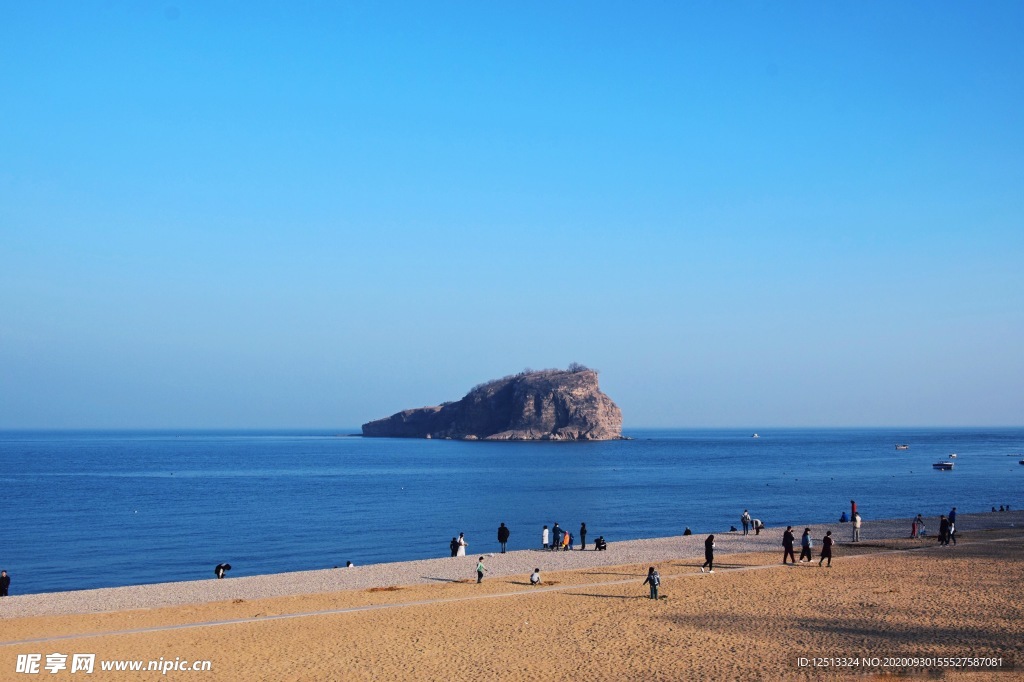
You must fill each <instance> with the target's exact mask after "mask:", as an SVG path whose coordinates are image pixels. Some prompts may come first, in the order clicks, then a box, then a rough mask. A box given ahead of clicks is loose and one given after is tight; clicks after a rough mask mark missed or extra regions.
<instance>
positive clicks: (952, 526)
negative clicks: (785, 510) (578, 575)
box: [450, 500, 1009, 599]
mask: <svg viewBox="0 0 1024 682" xmlns="http://www.w3.org/2000/svg"><path fill="white" fill-rule="evenodd" d="M1005 509H1009V507H1008V506H1005V505H1004V506H1003V507H1001V508H1000V510H1001V511H1002V510H1005ZM993 511H995V508H994V507H993ZM863 521H864V520H863V517H862V516H861V515H860V512H859V511H858V510H857V502H856V501H855V500H850V514H849V516H847V514H846V512H845V511H843V513H842V515H841V516H840V518H839V522H840V523H850V524H851V528H852V533H851V536H850V542H851V543H855V542H860V540H861V529H862V527H863ZM740 525H741V526H742V527H743V531H742V534H743V535H748V534H749V533H750V532H751V531H753V532H754V535H760V534H761V531H762V530H764V523H762V521H761V519H758V518H754V517H753V516H752V515H751V514H750V510H749V509H744V510H743V513H742V514H741V515H740ZM730 531H731V532H740V531H739V530H738V529H737V528H736V526H732V527H731V528H730ZM683 534H684V535H691V534H692V531H690V528H689V527H687V528H686V531H685V532H684V533H683ZM924 535H925V523H924V519H923V517H922V515H921V514H918V515H917V516H916V517H915V518H914V520H913V521H912V522H911V531H910V536H911V537H912V538H919V537H924ZM510 536H511V531H510V530H509V528H508V527H507V526H506V525H505V524H504V523H501V524H500V525H499V526H498V545H499V547H500V548H501V553H502V554H504V553H505V552H506V551H507V545H508V540H509V537H510ZM938 541H939V543H940V544H941V545H949V544H953V545H956V507H953V508H952V509H951V510H950V512H949V515H948V516H947V515H942V516H941V517H940V519H939V538H938ZM575 543H576V537H575V536H574V535H573V534H572V532H571V531H569V530H567V529H564V528H562V527H561V526H560V525H559V524H558V522H557V521H556V522H555V523H553V524H552V526H551V527H550V528H549V527H548V526H547V525H545V526H544V527H543V528H542V529H541V549H542V550H545V551H559V550H561V551H569V550H572V549H574V548H575V547H574V546H575ZM468 544H469V543H468V542H467V541H466V537H465V534H464V533H459V536H458V537H457V538H456V537H453V538H452V541H451V543H450V548H451V555H452V556H453V557H456V556H465V555H466V547H467V546H468ZM835 544H836V540H835V538H834V537H833V535H832V531H831V530H828V531H826V532H825V535H824V536H823V537H822V538H821V550H820V552H819V555H818V566H825V567H826V568H830V567H831V566H832V557H833V548H834V547H835ZM814 546H815V541H814V539H813V538H812V537H811V529H810V528H809V527H808V528H804V530H803V534H802V535H801V536H800V558H799V559H797V558H796V533H795V531H794V530H793V526H787V527H786V530H785V531H784V532H783V534H782V548H783V554H782V563H783V565H787V564H791V565H793V566H795V565H796V564H798V563H801V564H805V563H806V564H810V563H813V561H814V558H813V556H812V550H813V548H814ZM586 548H587V524H586V523H581V524H580V531H579V550H581V551H582V550H585V549H586ZM606 548H607V542H606V541H605V539H604V537H603V536H599V537H598V538H597V539H596V540H595V541H594V549H595V550H603V549H606ZM486 571H487V568H486V567H485V566H484V557H480V558H479V560H478V562H477V582H478V583H479V582H482V581H483V576H484V573H485V572H486ZM700 572H701V573H704V572H707V573H714V572H715V536H714V535H708V536H707V538H706V539H705V540H704V563H703V564H701V566H700ZM530 584H531V585H539V584H540V569H539V568H537V569H534V572H533V574H532V575H531V576H530ZM644 584H645V585H649V586H650V589H651V599H657V598H658V586H659V585H660V584H661V577H660V576H659V574H658V572H657V570H655V568H654V567H653V566H652V567H651V568H650V570H649V571H648V575H647V577H646V579H645V580H644Z"/></svg>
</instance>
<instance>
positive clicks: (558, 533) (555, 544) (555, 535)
mask: <svg viewBox="0 0 1024 682" xmlns="http://www.w3.org/2000/svg"><path fill="white" fill-rule="evenodd" d="M561 546H562V528H561V527H560V526H559V525H558V522H557V521H555V525H553V526H551V549H558V548H559V547H561Z"/></svg>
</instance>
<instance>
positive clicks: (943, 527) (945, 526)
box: [939, 515, 949, 546]
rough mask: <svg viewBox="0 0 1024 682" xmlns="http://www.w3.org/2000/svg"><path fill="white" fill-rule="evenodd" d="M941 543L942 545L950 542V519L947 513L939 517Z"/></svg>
mask: <svg viewBox="0 0 1024 682" xmlns="http://www.w3.org/2000/svg"><path fill="white" fill-rule="evenodd" d="M939 544H940V545H942V546H946V545H948V544H949V519H947V518H946V516H945V515H942V516H940V517H939Z"/></svg>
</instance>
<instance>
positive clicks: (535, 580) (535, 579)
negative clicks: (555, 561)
mask: <svg viewBox="0 0 1024 682" xmlns="http://www.w3.org/2000/svg"><path fill="white" fill-rule="evenodd" d="M530 584H531V585H540V569H539V568H535V569H533V575H531V576H530Z"/></svg>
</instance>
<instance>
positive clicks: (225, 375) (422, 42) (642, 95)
mask: <svg viewBox="0 0 1024 682" xmlns="http://www.w3.org/2000/svg"><path fill="white" fill-rule="evenodd" d="M1022 36H1024V5H1021V4H1020V3H1016V2H987V3H983V4H981V5H968V4H965V3H954V2H926V3H925V2H920V3H919V2H907V3H898V4H895V5H894V4H892V3H880V2H878V3H853V2H841V3H809V2H808V3H753V2H751V3H728V4H726V3H697V2H680V3H675V2H648V3H630V4H623V3H599V2H587V3H571V2H566V3H540V2H537V3H530V2H525V3H524V2H516V3H340V2H339V3H313V2H310V3H226V2H224V3H199V2H196V3H187V2H182V3H176V4H169V3H163V4H158V3H152V4H147V3H136V2H123V3H122V2H103V3H100V2H95V3H18V2H10V1H4V0H0V93H2V96H0V427H3V428H35V427H52V428H64V427H97V428H129V427H171V428H177V427H181V428H188V427H194V428H205V427H211V428H216V427H256V428H261V427H267V428H275V427H325V428H331V427H338V428H342V427H353V426H357V425H358V424H360V423H362V422H364V421H368V420H370V419H374V418H378V417H382V416H385V415H387V414H390V413H392V412H395V411H397V410H399V409H403V408H407V407H414V406H419V405H426V404H436V403H439V402H441V401H444V400H452V399H457V398H459V397H461V396H462V395H463V394H464V393H465V392H466V391H467V390H468V389H469V388H470V387H472V386H473V385H474V384H476V383H479V382H481V381H485V380H487V379H491V378H494V377H498V376H503V375H505V374H510V373H513V372H517V371H520V370H522V369H524V368H526V367H533V368H545V367H564V366H566V365H568V364H569V363H570V362H573V361H577V362H582V363H584V364H587V365H589V366H592V367H595V368H597V369H599V370H600V371H601V382H602V388H603V389H604V390H605V391H606V392H607V393H609V395H611V397H612V398H613V399H614V400H616V402H617V403H618V404H619V405H620V407H622V409H623V413H624V417H625V423H626V426H627V428H628V427H641V426H683V427H686V426H694V427H703V426H708V427H715V426H737V427H751V428H760V429H763V428H765V427H770V426H819V425H822V426H827V425H855V426H856V425H863V426H871V425H1020V424H1022V423H1024V422H1022V414H1024V412H1022V409H1021V408H1022V406H1024V400H1022V388H1021V387H1022V386H1024V359H1022V357H1024V354H1022V353H1021V348H1024V274H1022V272H1024V267H1022V262H1024V258H1022V256H1024V224H1022V223H1024V221H1022V216H1024V211H1022V209H1024V199H1022V197H1024V192H1022V191H1021V188H1022V187H1024V173H1022V167H1024V120H1022V119H1024V75H1022V74H1024V40H1022Z"/></svg>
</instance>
